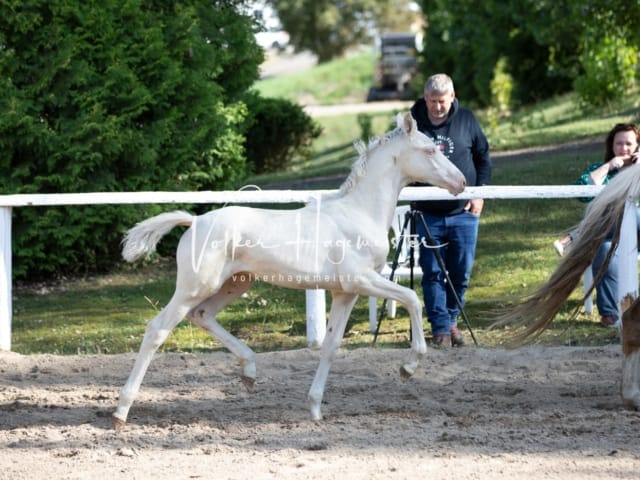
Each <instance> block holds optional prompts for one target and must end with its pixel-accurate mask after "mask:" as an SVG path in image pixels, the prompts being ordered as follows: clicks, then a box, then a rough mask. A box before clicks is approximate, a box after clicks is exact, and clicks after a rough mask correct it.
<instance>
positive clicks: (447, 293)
mask: <svg viewBox="0 0 640 480" xmlns="http://www.w3.org/2000/svg"><path fill="white" fill-rule="evenodd" d="M423 217H424V220H425V223H426V224H427V227H428V229H429V232H430V233H431V238H432V241H433V244H435V245H438V246H439V247H436V248H437V251H438V252H439V253H440V256H441V257H442V260H443V263H444V265H445V269H446V271H447V272H448V273H449V278H450V280H451V285H452V286H453V290H454V291H455V293H456V295H457V296H458V299H459V300H460V304H461V305H464V297H465V293H466V291H467V288H468V287H469V279H470V278H471V269H472V267H473V260H474V257H475V252H476V242H477V240H478V224H479V221H480V217H478V216H477V215H473V214H471V213H469V212H467V211H464V212H462V213H459V214H456V215H448V216H439V215H429V214H427V213H423ZM416 233H417V234H418V236H419V237H420V267H421V268H422V293H423V295H424V303H425V308H426V311H427V319H428V320H429V322H430V323H431V332H432V334H433V335H450V332H451V327H455V326H456V325H457V321H458V315H459V314H460V307H459V306H458V303H457V301H456V298H455V296H454V295H453V293H452V292H451V289H450V288H449V286H448V285H447V284H446V277H445V274H444V272H443V271H442V269H441V268H440V264H439V263H438V260H437V258H436V255H435V253H434V251H435V250H436V249H434V248H429V247H427V242H426V240H425V231H424V227H423V225H422V221H421V220H420V215H418V216H417V218H416Z"/></svg>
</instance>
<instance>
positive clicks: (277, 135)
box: [244, 92, 322, 174]
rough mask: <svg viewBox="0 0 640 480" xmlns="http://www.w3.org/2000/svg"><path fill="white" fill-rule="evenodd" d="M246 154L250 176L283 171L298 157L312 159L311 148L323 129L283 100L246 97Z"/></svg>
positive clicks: (255, 96) (302, 111)
mask: <svg viewBox="0 0 640 480" xmlns="http://www.w3.org/2000/svg"><path fill="white" fill-rule="evenodd" d="M245 101H246V104H247V107H248V109H249V114H248V116H247V123H246V129H247V131H246V140H245V144H244V145H245V151H246V155H247V160H248V162H249V163H250V164H251V166H252V167H253V173H257V174H258V173H267V172H279V171H284V170H286V169H287V167H289V165H290V164H291V161H292V160H293V159H294V158H296V157H299V158H300V159H302V160H308V159H310V158H311V156H312V154H313V152H312V150H311V144H312V142H313V140H314V139H315V138H318V137H319V136H320V134H321V133H322V128H321V127H320V125H318V123H317V122H315V121H314V120H313V119H312V118H311V117H310V116H309V115H307V114H306V113H305V111H304V110H303V109H302V107H301V106H300V105H297V104H295V103H292V102H291V101H289V100H286V99H283V98H264V97H261V96H260V95H259V94H258V93H255V92H252V93H251V94H249V95H247V98H246V100H245Z"/></svg>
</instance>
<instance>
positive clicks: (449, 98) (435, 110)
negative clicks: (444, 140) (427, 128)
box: [424, 92, 455, 124]
mask: <svg viewBox="0 0 640 480" xmlns="http://www.w3.org/2000/svg"><path fill="white" fill-rule="evenodd" d="M454 97H455V93H454V92H449V93H443V94H441V93H435V92H430V93H425V95H424V99H425V101H426V102H427V111H428V112H429V120H431V121H432V122H433V123H436V124H437V123H442V122H444V121H445V120H446V119H447V115H448V114H449V110H450V109H451V104H452V103H453V99H454Z"/></svg>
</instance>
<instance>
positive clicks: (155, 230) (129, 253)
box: [122, 210, 195, 262]
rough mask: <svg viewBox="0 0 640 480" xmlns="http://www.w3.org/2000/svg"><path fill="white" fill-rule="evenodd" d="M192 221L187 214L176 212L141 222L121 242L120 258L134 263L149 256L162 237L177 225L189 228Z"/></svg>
mask: <svg viewBox="0 0 640 480" xmlns="http://www.w3.org/2000/svg"><path fill="white" fill-rule="evenodd" d="M194 219H195V216H194V215H191V214H190V213H189V212H184V211H182V210H176V211H174V212H166V213H161V214H160V215H156V216H155V217H151V218H147V219H146V220H143V221H142V222H140V223H138V224H136V226H135V227H133V228H132V229H130V230H129V231H128V232H127V234H126V235H125V237H124V239H123V240H122V243H123V247H122V258H124V259H125V260H126V261H127V262H135V261H136V260H138V259H139V258H141V257H143V256H146V255H149V254H150V253H151V252H153V251H154V250H155V249H156V245H157V244H158V242H159V241H160V239H161V238H162V237H164V236H165V235H166V234H167V233H169V232H170V231H171V230H173V229H174V228H175V227H177V226H178V225H184V226H187V227H189V226H191V224H192V223H193V221H194Z"/></svg>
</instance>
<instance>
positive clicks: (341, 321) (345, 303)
mask: <svg viewBox="0 0 640 480" xmlns="http://www.w3.org/2000/svg"><path fill="white" fill-rule="evenodd" d="M357 299H358V295H354V294H347V293H337V292H333V293H332V299H331V311H330V313H329V325H328V327H327V332H328V333H327V336H326V337H325V339H324V342H322V350H321V354H320V364H319V365H318V369H317V370H316V375H315V377H314V379H313V383H312V384H311V388H310V389H309V396H308V398H309V406H310V408H311V418H312V419H313V420H322V412H321V411H320V404H321V403H322V397H323V395H324V387H325V384H326V383H327V376H328V375H329V369H330V368H331V362H332V361H333V359H334V358H335V355H336V351H337V350H338V347H339V346H340V342H341V341H342V337H343V335H344V329H345V328H346V326H347V320H348V319H349V314H350V313H351V310H352V309H353V305H354V304H355V303H356V300H357Z"/></svg>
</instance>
